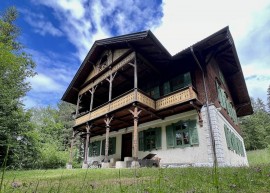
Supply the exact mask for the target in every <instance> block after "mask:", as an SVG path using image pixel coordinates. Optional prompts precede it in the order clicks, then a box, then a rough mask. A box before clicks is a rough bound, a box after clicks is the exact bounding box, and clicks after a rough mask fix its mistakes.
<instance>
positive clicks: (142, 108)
mask: <svg viewBox="0 0 270 193" xmlns="http://www.w3.org/2000/svg"><path fill="white" fill-rule="evenodd" d="M139 108H140V109H141V110H144V111H146V112H148V113H150V114H151V115H153V116H155V117H157V118H159V119H162V120H163V119H164V117H161V116H159V115H158V114H156V113H154V112H152V111H150V110H148V109H146V108H144V107H142V106H139Z"/></svg>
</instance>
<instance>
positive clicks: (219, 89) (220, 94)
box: [216, 82, 222, 106]
mask: <svg viewBox="0 0 270 193" xmlns="http://www.w3.org/2000/svg"><path fill="white" fill-rule="evenodd" d="M216 86H217V92H218V100H219V102H220V105H221V106H222V93H221V88H220V86H219V84H218V83H217V82H216Z"/></svg>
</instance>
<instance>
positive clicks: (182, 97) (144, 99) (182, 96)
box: [75, 87, 197, 126]
mask: <svg viewBox="0 0 270 193" xmlns="http://www.w3.org/2000/svg"><path fill="white" fill-rule="evenodd" d="M136 93H137V97H136ZM195 98H197V94H196V93H195V91H194V90H193V89H192V87H187V88H185V89H182V90H179V91H176V92H174V93H172V94H170V95H168V96H165V97H162V98H161V99H159V100H157V101H155V100H153V99H151V98H150V97H148V96H147V95H146V94H144V93H143V92H142V91H140V90H138V91H137V92H136V91H134V90H132V91H129V92H127V93H125V94H123V95H122V96H119V97H117V98H115V99H113V100H112V101H111V102H110V103H106V104H104V105H102V106H100V107H98V108H96V109H94V110H93V111H92V112H90V113H88V114H85V115H83V116H81V117H78V118H77V119H76V120H75V126H76V125H80V124H82V123H85V122H87V121H90V120H93V119H96V118H98V117H101V116H103V115H106V114H107V113H110V112H112V111H115V110H117V109H120V108H122V107H124V106H127V105H130V104H132V103H133V102H135V101H137V102H139V103H141V104H144V105H146V106H148V107H150V108H152V109H153V110H155V111H159V110H162V109H165V108H168V107H171V106H174V105H178V104H180V103H183V102H186V101H189V100H192V99H195Z"/></svg>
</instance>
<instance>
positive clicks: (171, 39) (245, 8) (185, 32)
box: [153, 0, 270, 101]
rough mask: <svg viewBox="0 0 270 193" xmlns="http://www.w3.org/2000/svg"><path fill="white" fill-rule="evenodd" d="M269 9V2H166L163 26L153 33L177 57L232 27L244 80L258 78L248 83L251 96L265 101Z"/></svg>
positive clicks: (268, 76) (268, 79)
mask: <svg viewBox="0 0 270 193" xmlns="http://www.w3.org/2000/svg"><path fill="white" fill-rule="evenodd" d="M269 5H270V2H269V1H266V0H260V1H244V0H239V1H232V0H228V1H216V0H204V1H195V0H191V1H174V0H166V1H165V2H164V6H163V14H164V17H163V18H162V23H161V25H160V26H159V27H157V28H156V29H154V30H153V32H154V34H155V35H156V36H157V38H158V39H159V40H160V41H161V42H162V43H163V45H164V46H165V47H166V48H167V49H168V51H169V52H170V53H171V54H176V53H177V52H179V51H181V50H182V49H185V48H187V47H189V46H191V45H192V44H195V43H196V42H198V41H200V40H202V39H204V38H206V37H207V36H209V35H211V34H213V33H214V32H216V31H218V30H220V29H222V28H223V27H226V26H229V27H230V31H231V33H232V36H233V39H234V42H235V44H236V48H237V51H238V55H239V58H240V62H241V61H243V62H242V68H243V73H244V76H245V77H246V78H248V77H251V76H253V77H256V78H251V79H247V81H246V83H247V87H248V90H249V94H250V95H251V96H252V97H254V98H257V97H260V98H262V99H264V101H266V89H267V88H268V86H269V85H270V68H269V62H270V60H269V59H267V58H268V53H269V50H270V49H269V48H268V49H267V47H269V46H267V45H268V41H267V40H269V35H268V34H269V33H268V32H269V27H268V26H269V25H267V23H268V24H269V21H270V20H269V19H268V18H269V15H270V14H267V13H266V11H267V6H269ZM263 24H265V27H264V28H263V27H262V26H263ZM255 32H256V33H255ZM252 33H254V34H252ZM251 34H252V35H251Z"/></svg>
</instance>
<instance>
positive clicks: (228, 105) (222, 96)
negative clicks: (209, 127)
mask: <svg viewBox="0 0 270 193" xmlns="http://www.w3.org/2000/svg"><path fill="white" fill-rule="evenodd" d="M216 86H217V92H218V100H219V103H220V105H221V106H222V107H223V108H224V109H226V111H227V113H228V115H229V116H230V117H231V119H232V120H233V121H234V123H235V124H238V119H237V114H236V111H235V109H234V107H233V105H232V102H230V101H229V99H228V97H227V96H226V93H225V91H224V90H223V89H222V88H221V87H220V85H219V83H218V82H216Z"/></svg>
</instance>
